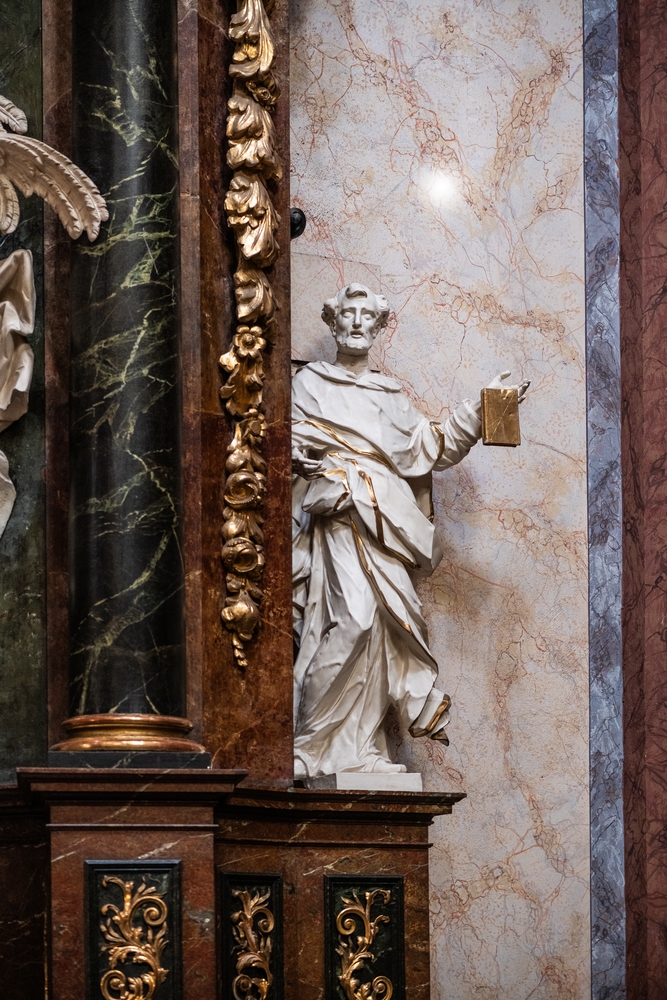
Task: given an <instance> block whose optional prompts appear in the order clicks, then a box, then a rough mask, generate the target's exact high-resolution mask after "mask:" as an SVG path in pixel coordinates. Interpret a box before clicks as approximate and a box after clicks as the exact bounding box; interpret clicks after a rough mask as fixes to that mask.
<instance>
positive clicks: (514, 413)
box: [482, 389, 521, 448]
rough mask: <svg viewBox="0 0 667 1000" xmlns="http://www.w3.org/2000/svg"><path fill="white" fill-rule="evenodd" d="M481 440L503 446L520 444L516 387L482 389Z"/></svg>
mask: <svg viewBox="0 0 667 1000" xmlns="http://www.w3.org/2000/svg"><path fill="white" fill-rule="evenodd" d="M482 441H483V442H484V444H495V445H500V446H501V447H505V448H516V446H517V445H519V444H521V432H520V430H519V393H518V392H517V390H516V389H482Z"/></svg>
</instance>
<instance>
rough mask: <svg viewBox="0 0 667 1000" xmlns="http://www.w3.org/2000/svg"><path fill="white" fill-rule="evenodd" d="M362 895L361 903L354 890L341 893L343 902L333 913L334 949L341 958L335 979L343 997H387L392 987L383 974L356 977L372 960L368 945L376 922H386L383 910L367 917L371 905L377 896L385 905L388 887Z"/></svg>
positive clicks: (371, 999) (352, 999)
mask: <svg viewBox="0 0 667 1000" xmlns="http://www.w3.org/2000/svg"><path fill="white" fill-rule="evenodd" d="M365 897H366V903H365V905H364V904H363V903H362V902H361V901H360V899H359V897H358V896H357V894H356V892H353V893H352V894H351V898H350V897H348V896H343V903H344V904H345V906H344V907H343V909H342V910H341V911H340V913H338V915H337V916H336V930H337V931H338V940H339V945H338V947H337V948H336V953H337V954H338V955H340V961H341V972H340V974H339V976H338V981H339V983H340V984H341V986H342V988H343V991H344V993H345V996H346V998H347V1000H391V995H392V993H393V992H394V987H393V985H392V983H391V980H390V979H388V978H387V977H386V976H375V977H374V978H373V980H372V981H371V982H370V983H368V982H366V983H364V982H361V980H360V979H359V978H358V976H359V973H360V972H362V971H367V970H366V966H367V964H368V963H371V962H374V961H375V955H374V954H373V952H372V951H371V945H372V944H373V941H374V940H375V936H376V934H377V932H378V928H379V925H380V924H388V923H389V917H388V916H387V914H386V913H380V914H379V915H378V916H377V917H376V918H375V919H374V920H371V908H372V906H373V903H374V902H375V900H376V899H378V898H380V899H381V900H382V902H383V903H384V904H385V906H386V905H387V904H388V903H389V902H390V901H391V890H389V889H373V890H372V891H371V892H366V893H365Z"/></svg>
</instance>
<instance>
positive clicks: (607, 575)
mask: <svg viewBox="0 0 667 1000" xmlns="http://www.w3.org/2000/svg"><path fill="white" fill-rule="evenodd" d="M616 7H617V5H616V3H615V2H614V0H586V2H585V3H584V108H585V119H584V121H585V131H584V143H585V149H584V156H585V201H586V355H587V357H586V360H587V394H588V543H589V550H588V551H589V601H590V623H589V641H590V768H591V774H590V788H591V804H590V810H591V972H592V997H593V998H594V1000H621V998H623V997H625V900H624V859H623V729H622V698H623V685H622V675H621V670H622V644H621V574H622V551H621V534H622V527H623V520H622V505H621V438H620V433H621V399H620V330H619V289H618V252H619V180H618V166H617V155H618V56H617V53H618V21H617V11H616Z"/></svg>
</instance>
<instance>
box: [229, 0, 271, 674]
mask: <svg viewBox="0 0 667 1000" xmlns="http://www.w3.org/2000/svg"><path fill="white" fill-rule="evenodd" d="M270 7H271V4H270V3H267V4H266V6H265V5H264V3H263V2H262V0H239V7H238V11H237V13H236V14H234V15H233V16H232V17H231V19H230V27H229V36H230V38H231V39H232V41H233V42H234V43H235V49H234V56H233V59H232V64H231V66H230V68H229V73H230V76H231V77H232V78H233V80H234V91H233V94H232V96H231V97H230V99H229V101H228V104H227V107H228V111H229V115H228V117H227V139H228V150H227V164H228V165H229V167H231V169H232V170H233V176H232V179H231V182H230V185H229V190H228V191H227V196H226V198H225V211H226V212H227V224H228V225H229V226H230V228H231V229H232V230H233V231H234V236H235V238H236V248H237V254H238V264H237V268H236V272H235V274H234V293H235V298H236V317H237V321H238V326H237V328H236V332H235V334H234V337H233V339H232V344H231V346H230V348H229V350H228V351H227V352H226V353H225V354H223V355H222V357H221V358H220V367H221V368H222V370H223V373H224V375H225V384H224V385H223V386H222V388H221V389H220V396H221V398H222V399H223V400H224V402H225V406H226V409H227V411H228V413H229V414H230V416H231V417H232V418H233V419H234V421H235V427H234V436H233V438H232V442H231V444H230V446H229V448H228V454H227V461H226V466H225V468H226V473H227V479H226V482H225V508H224V511H223V518H224V525H223V530H222V537H223V548H222V561H223V565H224V568H225V571H226V577H225V582H226V589H227V598H226V605H225V607H224V608H223V610H222V612H221V614H222V620H223V622H224V624H225V625H226V626H227V628H228V629H230V631H231V632H232V633H233V645H234V655H235V657H236V661H237V663H238V664H239V666H240V667H241V668H245V667H246V666H247V659H246V656H245V644H246V643H247V642H249V641H250V640H251V639H252V638H253V636H254V634H255V632H256V629H257V626H258V624H259V618H260V615H259V607H258V605H259V603H260V602H261V600H262V596H263V594H262V589H261V577H262V570H263V568H264V554H263V535H262V529H261V524H262V518H261V516H260V510H261V507H262V503H263V500H264V494H265V489H266V480H265V475H266V462H265V460H264V458H263V457H262V444H263V440H264V434H265V429H266V421H265V419H264V405H263V390H264V367H263V356H264V351H265V349H266V346H267V343H270V342H271V340H272V336H273V323H274V312H275V299H274V295H273V291H272V289H271V284H270V281H269V278H268V276H267V275H266V274H265V273H264V271H265V270H266V268H269V267H271V265H272V264H273V263H274V262H275V260H276V258H277V256H278V254H279V252H280V247H279V245H278V242H277V240H276V233H277V230H278V226H279V224H280V216H279V215H278V213H277V212H276V210H275V207H274V204H273V201H272V198H271V194H270V192H269V189H268V187H267V182H269V181H277V180H280V178H281V177H282V166H281V163H280V157H279V155H278V151H277V143H276V132H275V127H274V124H273V119H272V116H271V113H272V111H273V108H274V106H275V103H276V100H277V99H278V96H279V90H278V88H277V86H276V82H275V80H274V78H273V74H272V68H273V64H274V60H275V44H274V41H273V35H272V33H271V25H270V22H269V19H268V16H267V13H268V11H269V10H270Z"/></svg>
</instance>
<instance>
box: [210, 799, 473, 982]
mask: <svg viewBox="0 0 667 1000" xmlns="http://www.w3.org/2000/svg"><path fill="white" fill-rule="evenodd" d="M457 798H458V796H453V797H449V796H446V795H443V796H438V795H417V794H412V795H410V794H400V793H365V792H310V791H306V790H298V789H290V790H289V791H285V792H271V791H268V790H267V791H263V790H256V789H243V788H239V789H238V791H237V794H236V795H235V796H234V797H233V798H230V799H229V800H227V802H226V803H225V804H224V805H223V806H222V807H221V808H220V809H219V810H218V813H217V817H218V822H219V832H218V834H217V835H216V846H215V858H216V865H217V866H218V867H219V868H220V869H222V870H223V871H228V872H266V873H280V874H281V875H282V876H283V882H284V897H283V907H284V932H283V937H284V955H285V996H286V997H289V998H290V1000H322V998H323V997H324V955H325V947H324V942H325V914H324V876H325V875H327V874H328V875H333V874H341V875H347V874H350V875H352V874H354V875H360V874H369V875H373V874H376V875H402V876H403V877H404V880H405V882H404V891H405V949H406V951H405V968H406V990H407V996H409V997H410V998H411V1000H428V997H429V921H428V912H429V910H428V888H429V886H428V827H429V825H430V821H431V817H432V816H433V815H435V814H436V813H439V812H449V811H451V808H452V805H453V804H454V802H455V801H456V799H457Z"/></svg>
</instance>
